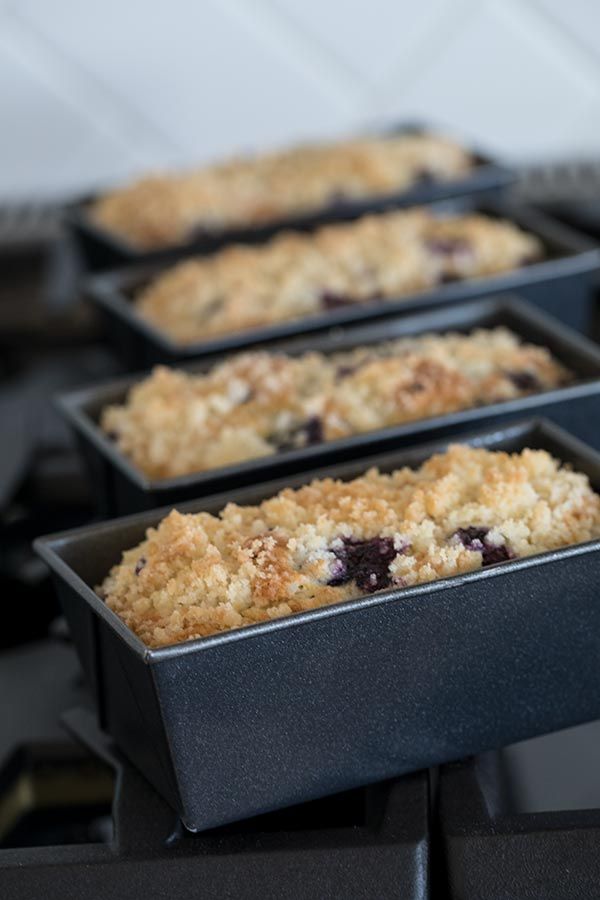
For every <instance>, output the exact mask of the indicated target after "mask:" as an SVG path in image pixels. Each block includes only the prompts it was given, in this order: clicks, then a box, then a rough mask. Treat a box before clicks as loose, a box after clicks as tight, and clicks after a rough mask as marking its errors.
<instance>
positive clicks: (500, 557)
mask: <svg viewBox="0 0 600 900" xmlns="http://www.w3.org/2000/svg"><path fill="white" fill-rule="evenodd" d="M489 531H490V529H489V528H478V527H477V526H475V525H470V526H469V527H468V528H459V529H458V530H457V531H455V533H454V534H453V535H452V537H453V538H457V539H458V540H459V541H460V542H461V544H462V545H463V547H466V548H467V550H475V551H477V552H478V553H481V557H482V565H484V566H491V565H492V564H493V563H498V562H504V561H505V560H507V559H514V558H515V554H514V553H513V551H512V550H511V549H510V547H507V546H506V544H491V543H489V542H488V541H487V540H486V538H487V536H488V534H489Z"/></svg>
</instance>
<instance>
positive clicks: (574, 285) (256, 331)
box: [84, 197, 600, 370]
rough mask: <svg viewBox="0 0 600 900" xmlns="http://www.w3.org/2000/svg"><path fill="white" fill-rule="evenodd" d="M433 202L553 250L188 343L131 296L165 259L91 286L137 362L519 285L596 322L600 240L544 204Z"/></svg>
mask: <svg viewBox="0 0 600 900" xmlns="http://www.w3.org/2000/svg"><path fill="white" fill-rule="evenodd" d="M434 209H436V210H438V211H439V212H447V211H452V212H470V211H481V212H484V213H487V214H489V215H492V216H499V217H503V218H508V219H511V220H512V221H514V222H516V223H517V224H518V225H520V226H521V227H523V228H525V229H526V230H528V231H530V232H532V233H533V234H535V235H537V236H538V237H539V238H540V240H541V241H542V243H543V244H544V247H545V251H546V254H547V258H546V259H544V260H542V261H540V262H538V263H533V264H531V265H527V266H523V267H522V268H520V269H515V270H514V271H511V272H505V273H501V274H499V275H494V276H490V277H487V278H473V279H468V280H465V281H455V282H451V283H447V284H440V285H439V286H438V287H437V288H435V290H432V291H423V292H421V293H418V294H413V295H410V296H406V297H402V298H398V299H397V300H394V299H391V300H385V301H384V300H379V301H370V302H367V303H356V304H351V305H348V306H344V307H341V308H339V309H336V310H330V311H328V312H327V313H323V314H322V315H318V316H311V317H307V318H304V319H296V320H293V321H289V322H281V323H279V324H274V325H268V326H264V327H261V328H253V329H247V330H245V331H237V332H232V333H231V334H227V335H222V336H219V337H212V338H209V339H207V340H205V341H202V342H198V343H194V344H190V345H187V346H182V345H179V344H177V343H175V342H174V341H172V340H171V339H170V338H169V337H168V336H166V335H165V334H163V333H161V332H160V331H159V330H158V329H157V328H155V327H153V326H152V325H150V324H149V323H148V322H145V321H144V320H143V319H142V318H141V317H140V316H138V315H137V314H136V313H135V311H134V308H133V304H132V297H133V295H134V294H135V292H136V291H137V290H138V289H139V288H141V287H142V286H143V285H144V284H147V283H148V281H149V280H151V279H152V278H154V277H156V276H157V275H158V274H159V273H160V272H161V271H164V268H165V266H164V263H163V264H162V265H157V264H153V265H149V266H148V265H146V266H142V267H133V268H125V269H121V270H116V271H114V272H108V273H104V274H102V275H97V276H94V277H92V278H90V279H88V280H87V282H86V284H85V288H84V289H85V292H86V295H87V296H88V298H89V299H90V300H91V302H92V303H93V304H94V305H95V307H96V308H97V309H98V310H99V312H100V313H101V316H102V318H103V319H104V320H105V323H106V327H107V337H108V339H109V340H110V342H111V343H112V345H113V347H114V349H115V351H116V352H117V354H118V355H119V357H120V358H121V360H122V361H123V362H124V364H125V365H126V366H127V367H128V368H129V369H132V370H135V369H142V368H144V367H146V366H149V365H153V364H154V363H160V362H164V363H178V362H182V361H184V360H189V359H198V358H200V357H208V356H215V355H219V354H223V353H229V352H231V351H232V350H238V349H241V348H246V347H252V346H256V345H257V344H265V343H270V342H272V341H275V340H282V339H285V338H289V337H294V336H298V335H302V334H309V333H315V332H318V331H322V330H323V329H325V328H330V327H333V326H336V325H341V324H348V323H351V322H359V321H368V320H372V319H377V318H384V317H387V316H390V315H408V314H409V313H414V312H418V311H420V310H424V309H430V308H435V307H438V306H448V305H451V304H453V303H456V302H459V301H463V300H468V299H471V298H475V297H482V296H485V295H487V294H498V293H506V292H513V291H518V293H519V294H521V295H522V296H525V297H527V298H528V299H530V300H531V301H532V302H533V303H535V304H536V305H537V306H539V307H540V308H542V309H544V310H545V311H546V312H549V313H551V314H552V315H555V316H556V317H557V318H558V319H560V320H561V321H563V322H565V323H566V324H567V325H570V326H571V327H572V328H576V329H577V330H578V331H583V332H585V331H587V330H588V329H589V328H591V321H592V318H593V313H594V303H593V299H592V296H591V292H590V289H589V285H590V282H591V278H592V274H593V273H595V272H596V271H597V270H598V268H599V267H600V249H599V248H598V246H597V245H596V244H595V243H594V242H593V241H591V240H590V239H589V238H586V237H584V236H583V235H580V234H578V233H577V232H574V231H572V230H571V229H570V228H568V227H566V226H564V225H561V224H560V223H558V222H556V221H554V220H552V219H549V218H548V217H547V216H545V215H544V214H543V213H541V212H539V211H536V210H533V209H528V208H525V207H522V206H515V205H513V204H509V203H504V202H502V203H500V202H495V203H491V202H487V203H483V202H477V201H476V200H475V199H474V198H472V197H468V198H460V199H457V200H453V201H447V202H445V203H443V204H439V205H437V206H434Z"/></svg>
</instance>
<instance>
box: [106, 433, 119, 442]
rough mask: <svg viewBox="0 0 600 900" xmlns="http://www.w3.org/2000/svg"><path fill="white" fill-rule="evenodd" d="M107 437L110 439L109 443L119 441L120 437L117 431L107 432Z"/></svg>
mask: <svg viewBox="0 0 600 900" xmlns="http://www.w3.org/2000/svg"><path fill="white" fill-rule="evenodd" d="M106 437H107V438H108V440H109V441H117V440H118V439H119V435H118V434H117V432H116V431H107V432H106Z"/></svg>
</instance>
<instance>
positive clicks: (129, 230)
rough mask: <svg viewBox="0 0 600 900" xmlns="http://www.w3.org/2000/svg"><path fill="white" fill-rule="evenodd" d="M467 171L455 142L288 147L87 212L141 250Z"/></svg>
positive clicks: (169, 177)
mask: <svg viewBox="0 0 600 900" xmlns="http://www.w3.org/2000/svg"><path fill="white" fill-rule="evenodd" d="M472 166H473V161H472V159H471V157H470V156H469V154H468V153H467V152H466V151H465V150H464V149H463V148H462V147H460V146H459V145H458V144H456V143H455V142H454V141H451V140H449V139H448V138H444V137H437V136H434V135H408V134H404V135H395V136H394V135H389V136H383V137H373V138H368V139H365V138H362V139H354V140H346V141H342V142H338V143H333V144H325V145H320V146H317V145H309V146H300V147H293V148H291V149H288V150H283V151H279V152H275V153H269V154H264V155H260V156H255V157H240V158H235V159H231V160H229V161H227V162H223V163H218V164H214V165H211V166H207V167H205V168H202V169H197V170H195V171H191V172H182V173H176V174H160V175H151V176H147V177H145V178H143V179H141V180H140V181H137V182H136V183H134V184H131V185H129V186H126V187H123V188H121V189H118V190H115V191H112V192H110V193H108V194H106V195H105V196H103V197H101V198H100V199H99V200H98V201H96V203H94V204H93V206H92V207H91V216H92V218H93V219H94V220H95V222H96V223H97V224H98V225H100V226H101V227H103V228H105V229H107V230H108V231H110V232H112V233H114V234H115V235H118V236H120V237H121V238H124V239H125V240H127V241H128V242H129V243H131V244H133V245H135V246H137V247H139V248H141V249H153V248H160V247H165V246H168V245H169V244H174V243H181V242H183V241H186V240H190V239H191V238H192V237H193V236H194V235H195V234H201V233H202V232H203V231H204V232H206V233H217V234H218V233H219V232H222V231H225V230H227V229H231V228H234V227H244V226H250V227H252V226H257V225H262V224H265V223H271V222H275V221H277V220H280V219H284V218H289V217H292V216H294V215H301V214H303V213H310V212H315V211H318V210H319V209H322V208H325V207H328V206H332V205H334V204H336V203H339V202H341V201H352V200H361V199H365V198H369V197H378V196H381V195H383V194H390V193H395V192H402V191H404V190H407V189H408V188H410V187H412V186H413V185H415V184H416V183H418V182H419V181H425V180H428V181H446V180H451V179H453V178H459V177H461V176H463V175H465V174H466V173H467V172H469V170H470V169H471V168H472Z"/></svg>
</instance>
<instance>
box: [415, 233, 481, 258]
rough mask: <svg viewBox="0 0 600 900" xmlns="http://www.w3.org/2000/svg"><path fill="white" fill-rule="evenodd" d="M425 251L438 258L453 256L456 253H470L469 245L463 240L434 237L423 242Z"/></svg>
mask: <svg viewBox="0 0 600 900" xmlns="http://www.w3.org/2000/svg"><path fill="white" fill-rule="evenodd" d="M425 243H426V246H427V249H428V250H431V252H432V253H436V254H437V255H438V256H454V255H455V254H458V253H470V252H471V245H470V244H469V242H468V241H466V240H465V239H464V238H459V237H435V238H428V240H427V241H426V242H425Z"/></svg>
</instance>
